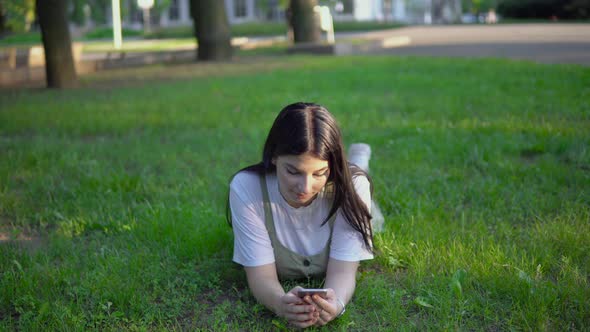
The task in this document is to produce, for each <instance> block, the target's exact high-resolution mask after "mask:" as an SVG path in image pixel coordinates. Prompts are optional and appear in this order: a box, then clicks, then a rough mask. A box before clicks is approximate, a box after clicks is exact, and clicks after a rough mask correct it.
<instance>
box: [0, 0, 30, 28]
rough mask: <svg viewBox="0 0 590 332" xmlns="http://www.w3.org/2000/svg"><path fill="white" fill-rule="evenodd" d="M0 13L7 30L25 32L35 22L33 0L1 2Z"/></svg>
mask: <svg viewBox="0 0 590 332" xmlns="http://www.w3.org/2000/svg"><path fill="white" fill-rule="evenodd" d="M0 11H1V12H2V13H1V15H2V16H3V17H4V25H5V27H6V28H7V29H8V30H10V31H12V32H26V31H29V29H30V28H31V25H32V24H33V22H34V21H35V0H9V1H2V2H1V4H0Z"/></svg>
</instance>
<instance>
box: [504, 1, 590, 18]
mask: <svg viewBox="0 0 590 332" xmlns="http://www.w3.org/2000/svg"><path fill="white" fill-rule="evenodd" d="M498 12H499V13H500V14H501V15H502V16H506V17H514V18H550V17H556V18H561V19H587V18H590V1H588V0H503V1H501V2H500V3H499V4H498Z"/></svg>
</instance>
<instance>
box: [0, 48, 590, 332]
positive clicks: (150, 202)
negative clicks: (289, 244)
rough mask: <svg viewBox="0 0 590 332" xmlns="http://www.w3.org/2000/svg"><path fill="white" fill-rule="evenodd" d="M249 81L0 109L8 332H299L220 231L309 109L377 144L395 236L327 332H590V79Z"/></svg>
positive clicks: (163, 72) (177, 76)
mask: <svg viewBox="0 0 590 332" xmlns="http://www.w3.org/2000/svg"><path fill="white" fill-rule="evenodd" d="M256 59H260V58H256ZM256 59H254V58H252V59H248V60H244V59H240V60H239V61H237V62H236V63H224V64H211V65H209V64H191V65H189V64H185V65H176V66H152V67H147V68H141V69H137V68H134V69H133V70H129V69H128V70H114V71H109V72H103V73H97V74H93V75H89V76H87V77H85V78H83V83H84V86H85V87H83V88H80V89H77V90H70V91H66V92H61V91H45V90H18V91H17V90H9V91H0V232H4V233H5V234H7V236H6V237H7V238H8V239H10V240H9V241H8V240H5V241H2V242H1V243H0V329H7V330H13V329H22V330H39V329H53V330H68V329H78V330H87V329H111V330H112V329H123V330H142V329H150V330H151V329H156V330H157V329H168V330H169V329H176V330H198V329H204V330H228V331H233V330H260V331H267V330H275V329H281V328H284V327H285V324H284V321H282V320H281V319H278V318H276V317H274V315H273V314H271V313H269V312H268V311H267V310H266V309H264V308H263V307H262V306H261V305H259V304H256V301H255V300H254V299H253V297H252V296H251V294H250V292H249V291H248V288H247V285H246V281H245V277H244V274H243V271H242V269H241V268H240V267H238V266H235V264H233V263H231V250H232V245H233V240H232V236H231V230H230V228H229V227H228V226H227V224H226V222H225V218H224V214H225V203H226V194H227V182H228V180H229V177H230V176H231V175H232V174H233V172H235V171H236V170H237V169H239V168H240V167H243V166H246V165H248V164H251V163H254V162H257V161H258V160H259V158H260V153H261V148H262V144H263V140H264V138H265V135H266V133H267V131H268V129H269V128H270V125H271V123H272V120H273V119H274V117H275V116H276V114H277V112H278V111H279V110H280V108H281V107H282V106H284V105H285V104H287V103H290V102H293V101H297V100H308V101H316V102H319V103H322V104H324V105H326V106H327V107H328V108H329V109H330V110H331V112H333V113H334V114H335V116H336V117H337V119H338V121H339V122H340V124H341V126H342V130H343V134H344V139H345V142H346V144H349V143H352V142H358V141H363V142H366V143H369V144H371V147H372V149H373V157H372V160H371V175H372V177H373V182H374V189H375V190H374V192H375V199H376V200H377V202H378V203H379V204H380V206H381V208H382V210H383V212H384V214H385V217H386V224H385V225H386V230H385V232H384V233H382V234H380V235H378V236H377V237H376V240H375V242H376V244H377V245H378V256H377V258H376V259H375V260H373V261H371V262H365V263H363V264H362V266H361V270H360V273H359V278H358V286H357V292H356V294H355V298H354V299H353V301H352V302H351V304H350V305H349V308H348V310H347V313H346V314H345V315H344V316H343V317H342V318H340V319H339V320H338V321H336V322H334V323H333V324H331V325H330V326H328V327H327V329H328V330H343V329H347V330H372V331H373V330H521V329H522V330H583V329H584V328H585V327H586V326H589V325H590V316H589V314H588V313H589V312H590V307H589V304H588V303H589V302H588V301H587V300H586V299H587V298H588V297H589V296H590V291H589V289H590V287H588V266H590V261H589V258H588V255H587V252H588V251H589V249H590V237H589V235H588V234H590V229H589V227H590V226H589V225H590V224H589V223H588V220H589V218H590V211H589V203H590V197H589V194H590V193H589V185H590V179H589V173H588V172H589V170H590V154H589V153H588V146H590V135H589V134H588V127H589V121H590V118H589V114H590V113H589V112H588V111H589V110H590V109H589V108H588V103H587V102H586V100H589V99H590V90H588V88H587V87H588V86H590V72H589V71H588V69H587V68H584V67H579V66H561V65H559V66H548V65H537V64H532V63H527V62H512V61H505V60H493V59H492V60H457V59H426V58H422V59H418V58H388V57H360V56H355V57H325V58H324V57H320V58H317V57H302V56H289V57H281V58H264V61H262V62H260V61H258V60H256ZM130 76H135V77H136V78H133V77H131V78H130ZM31 235H34V236H38V237H39V242H38V244H37V245H35V246H27V245H26V244H25V242H23V241H20V242H19V241H17V240H18V239H23V238H26V237H31Z"/></svg>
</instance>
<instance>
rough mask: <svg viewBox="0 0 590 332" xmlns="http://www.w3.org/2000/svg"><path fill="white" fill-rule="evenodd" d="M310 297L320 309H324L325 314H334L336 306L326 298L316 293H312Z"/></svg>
mask: <svg viewBox="0 0 590 332" xmlns="http://www.w3.org/2000/svg"><path fill="white" fill-rule="evenodd" d="M311 299H312V301H313V303H314V304H315V305H316V306H317V307H318V309H319V310H320V311H324V312H325V313H326V314H329V315H332V316H335V315H336V310H337V307H336V306H335V305H334V304H332V303H330V302H328V301H327V300H326V299H324V298H322V297H320V296H318V295H314V296H313V297H312V298H311Z"/></svg>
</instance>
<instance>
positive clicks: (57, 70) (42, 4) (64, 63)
mask: <svg viewBox="0 0 590 332" xmlns="http://www.w3.org/2000/svg"><path fill="white" fill-rule="evenodd" d="M36 5H37V8H36V9H37V17H38V18H39V25H40V27H41V38H42V40H43V47H44V48H45V74H46V76H47V87H49V88H71V87H75V86H77V85H78V78H77V76H76V68H75V67H74V57H73V56H72V42H71V38H70V30H69V29H68V21H67V18H66V17H67V16H66V6H67V0H37V1H36Z"/></svg>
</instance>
